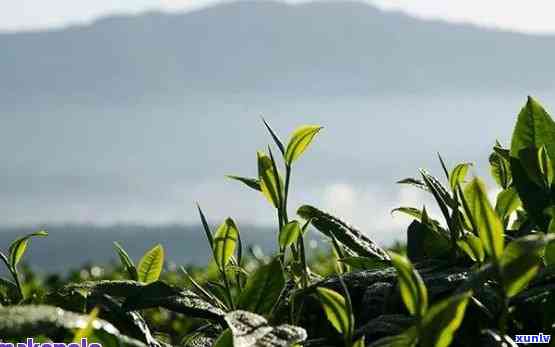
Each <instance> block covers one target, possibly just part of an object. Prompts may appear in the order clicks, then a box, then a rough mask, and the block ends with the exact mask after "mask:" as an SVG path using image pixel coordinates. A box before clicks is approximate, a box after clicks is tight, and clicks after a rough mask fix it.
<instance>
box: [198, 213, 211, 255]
mask: <svg viewBox="0 0 555 347" xmlns="http://www.w3.org/2000/svg"><path fill="white" fill-rule="evenodd" d="M197 210H198V214H199V215H200V221H201V222H202V227H203V229H204V233H205V234H206V240H208V244H209V245H210V249H211V250H212V252H214V237H213V236H212V232H211V231H210V226H209V225H208V222H207V221H206V217H205V216H204V213H203V212H202V209H201V208H200V205H199V204H198V203H197Z"/></svg>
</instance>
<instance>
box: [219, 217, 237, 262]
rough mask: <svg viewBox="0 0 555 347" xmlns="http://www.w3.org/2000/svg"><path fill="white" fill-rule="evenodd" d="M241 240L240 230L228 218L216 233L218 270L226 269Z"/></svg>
mask: <svg viewBox="0 0 555 347" xmlns="http://www.w3.org/2000/svg"><path fill="white" fill-rule="evenodd" d="M238 238H239V229H238V228H237V225H236V224H235V222H234V221H233V219H231V218H227V219H226V220H225V221H224V222H223V223H222V224H221V225H220V226H219V227H218V229H216V232H215V233H214V261H215V262H216V264H217V265H218V268H220V269H222V270H223V269H224V268H225V266H226V265H227V263H228V262H229V260H230V259H231V257H232V256H233V253H234V252H235V247H236V244H237V239H238Z"/></svg>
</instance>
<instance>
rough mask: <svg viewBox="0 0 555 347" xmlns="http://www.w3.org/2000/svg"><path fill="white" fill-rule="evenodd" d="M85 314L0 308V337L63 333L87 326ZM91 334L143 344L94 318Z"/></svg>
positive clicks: (124, 343) (25, 307) (137, 346)
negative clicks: (92, 332) (93, 332)
mask: <svg viewBox="0 0 555 347" xmlns="http://www.w3.org/2000/svg"><path fill="white" fill-rule="evenodd" d="M88 318H89V317H87V316H86V315H82V314H77V313H73V312H70V311H64V310H62V309H61V308H58V307H54V306H46V305H23V306H9V307H0V336H2V338H15V339H18V338H21V337H22V336H41V335H57V336H63V335H61V333H64V334H67V333H69V332H71V331H72V330H75V329H81V328H84V327H86V326H87V322H88ZM92 325H93V327H94V331H95V335H97V336H99V337H101V338H102V337H105V338H112V339H116V341H113V342H115V343H117V344H118V345H121V346H122V347H124V346H129V347H131V346H132V347H146V345H145V344H144V343H142V342H140V341H138V340H135V339H133V338H131V337H128V336H125V335H122V334H121V333H120V332H119V330H118V329H116V327H114V326H113V325H112V324H111V323H109V322H107V321H105V320H102V319H98V318H97V319H95V320H94V322H93V323H92Z"/></svg>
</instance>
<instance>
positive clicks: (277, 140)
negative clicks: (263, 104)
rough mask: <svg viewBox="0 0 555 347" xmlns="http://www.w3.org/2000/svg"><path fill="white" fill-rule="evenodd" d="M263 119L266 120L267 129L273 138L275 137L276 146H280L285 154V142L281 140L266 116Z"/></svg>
mask: <svg viewBox="0 0 555 347" xmlns="http://www.w3.org/2000/svg"><path fill="white" fill-rule="evenodd" d="M262 121H263V122H264V125H265V126H266V129H268V132H269V133H270V135H271V136H272V139H274V142H275V143H276V146H277V147H278V148H279V151H280V152H281V155H283V156H285V147H284V146H283V143H282V142H281V140H280V139H279V137H278V136H277V135H276V133H275V132H274V130H273V129H272V128H271V127H270V125H269V124H268V122H266V120H265V119H264V118H262Z"/></svg>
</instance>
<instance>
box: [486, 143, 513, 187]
mask: <svg viewBox="0 0 555 347" xmlns="http://www.w3.org/2000/svg"><path fill="white" fill-rule="evenodd" d="M489 163H490V173H491V176H492V177H493V179H494V180H495V182H496V183H497V184H498V185H499V186H500V187H501V188H503V189H507V188H509V186H510V185H511V183H512V180H513V176H512V174H511V166H510V163H509V161H508V160H507V159H505V158H504V157H503V156H501V155H500V154H498V153H496V152H493V153H492V154H491V155H490V157H489Z"/></svg>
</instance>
